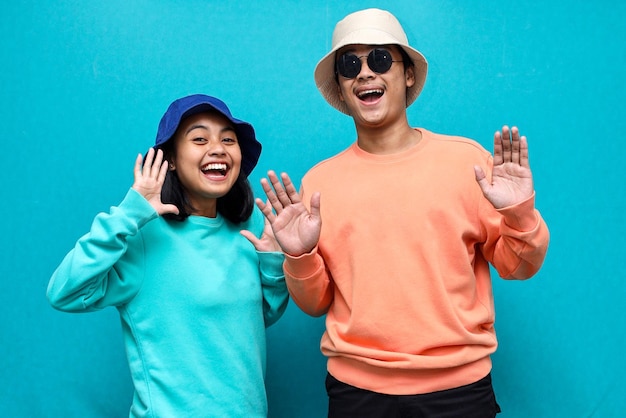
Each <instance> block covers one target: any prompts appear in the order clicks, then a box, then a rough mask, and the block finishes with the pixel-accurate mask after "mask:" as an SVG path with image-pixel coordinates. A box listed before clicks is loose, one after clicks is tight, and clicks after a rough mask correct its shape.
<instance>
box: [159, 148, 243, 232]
mask: <svg viewBox="0 0 626 418" xmlns="http://www.w3.org/2000/svg"><path fill="white" fill-rule="evenodd" d="M159 148H161V149H162V150H163V156H164V158H165V159H166V160H167V161H172V157H174V156H175V151H174V138H172V139H170V140H169V141H167V142H166V143H165V144H163V145H162V146H161V147H159ZM161 201H162V202H163V203H171V204H173V205H176V207H177V208H178V211H179V213H178V215H176V214H173V213H167V214H164V215H163V217H164V218H166V219H173V220H177V221H184V220H185V219H187V217H188V216H189V215H191V214H192V213H193V212H194V211H195V208H194V207H193V206H192V204H191V202H190V201H189V198H188V196H187V192H186V190H185V187H184V186H183V185H182V183H181V182H180V179H179V178H178V173H177V172H176V170H170V171H168V172H167V175H166V176H165V181H164V182H163V188H162V189H161ZM253 208H254V195H253V193H252V188H251V187H250V183H249V182H248V179H247V177H246V175H245V174H244V173H243V171H240V172H239V177H237V180H236V181H235V184H233V187H232V188H231V189H230V190H229V191H228V193H226V194H225V195H224V196H222V197H220V198H218V199H217V212H218V213H219V214H220V215H222V216H223V217H224V218H226V219H228V220H229V221H230V222H232V223H234V224H239V223H241V222H243V221H245V220H247V219H248V218H249V217H250V215H252V210H253Z"/></svg>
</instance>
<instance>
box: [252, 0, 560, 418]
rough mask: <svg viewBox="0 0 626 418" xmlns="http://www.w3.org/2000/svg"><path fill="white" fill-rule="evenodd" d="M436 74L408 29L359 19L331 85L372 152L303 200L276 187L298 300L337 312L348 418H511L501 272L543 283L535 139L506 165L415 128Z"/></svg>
mask: <svg viewBox="0 0 626 418" xmlns="http://www.w3.org/2000/svg"><path fill="white" fill-rule="evenodd" d="M426 68H427V64H426V60H425V59H424V57H423V56H422V54H421V53H419V52H418V51H417V50H415V49H413V48H412V47H410V46H409V45H408V41H407V38H406V35H405V33H404V31H403V29H402V27H401V26H400V24H399V22H398V21H397V20H396V18H395V17H394V16H393V15H391V14H390V13H388V12H385V11H382V10H378V9H368V10H363V11H359V12H356V13H353V14H351V15H348V16H347V17H346V18H344V19H343V20H342V21H340V22H339V23H338V24H337V26H336V27H335V31H334V34H333V46H332V50H331V51H330V52H329V53H328V54H327V55H326V56H325V57H324V58H323V59H322V60H321V61H320V62H319V63H318V65H317V68H316V70H315V80H316V83H317V86H318V88H319V90H320V91H321V93H322V95H323V96H324V98H325V99H326V100H327V101H328V102H329V103H330V104H331V105H332V106H334V107H335V108H337V109H338V110H340V111H341V112H343V113H346V114H348V115H350V116H351V117H352V118H353V119H354V124H355V127H356V132H357V141H356V143H354V144H352V145H351V146H350V147H349V148H347V149H346V150H345V151H343V152H341V153H339V154H338V155H336V156H334V157H332V158H330V159H328V160H326V161H322V162H321V163H319V164H317V165H316V166H315V167H313V169H311V170H310V171H309V172H308V173H307V174H306V175H305V177H304V178H303V180H302V188H301V191H300V194H299V193H298V192H297V191H296V189H295V187H294V185H293V183H292V182H291V181H290V179H289V177H288V176H287V175H286V174H282V176H281V178H280V179H279V178H278V176H277V175H276V174H275V173H274V172H269V173H268V177H269V182H268V180H267V179H264V180H262V184H263V188H264V190H265V192H266V194H267V196H268V202H267V203H263V202H261V201H260V200H257V204H258V205H259V207H260V208H261V209H262V210H263V213H264V214H265V216H266V217H267V218H268V220H269V221H270V223H271V224H272V226H273V229H274V233H275V235H276V238H277V240H278V242H279V244H280V245H281V247H282V249H283V251H284V252H285V254H286V259H285V265H284V268H285V274H286V279H287V284H288V287H289V290H290V293H291V295H292V296H293V299H294V301H295V302H296V303H297V304H298V306H299V307H300V308H301V309H302V310H303V311H304V312H306V313H308V314H310V315H314V316H319V315H324V314H326V332H325V333H324V335H323V337H322V342H321V349H322V352H323V353H324V354H325V355H326V356H327V357H328V373H329V374H328V377H327V381H326V387H327V391H328V395H329V413H328V416H329V417H332V418H334V417H341V418H346V417H360V418H362V417H405V416H406V417H415V416H419V417H463V418H467V417H477V418H478V417H493V416H495V415H496V413H497V412H499V410H500V409H499V406H498V404H497V403H496V400H495V395H494V393H493V388H492V384H491V378H490V371H491V360H490V355H491V354H492V353H493V352H494V351H495V350H496V346H497V340H496V335H495V331H494V317H495V313H494V301H493V294H492V288H491V279H490V274H489V263H491V264H492V265H493V266H494V267H495V268H496V269H497V271H498V273H499V275H500V276H501V277H503V278H506V279H527V278H529V277H531V276H532V275H534V274H535V273H536V272H537V271H538V269H539V267H540V266H541V264H542V262H543V259H544V256H545V254H546V250H547V246H548V240H549V232H548V229H547V226H546V224H545V222H544V221H543V219H542V218H541V216H540V215H539V213H538V212H537V210H536V209H535V207H534V189H533V180H532V175H531V171H530V167H529V163H528V146H527V142H526V138H525V137H523V136H520V134H519V132H518V130H517V128H515V127H514V128H512V129H509V128H508V127H506V126H505V127H503V128H502V131H501V132H496V134H495V136H494V155H493V156H492V155H491V154H490V153H489V152H487V151H485V150H484V149H483V148H482V147H481V146H480V145H479V144H478V143H476V142H474V141H472V140H469V139H466V138H461V137H452V136H444V135H440V134H435V133H433V132H429V131H428V130H426V129H422V128H412V127H410V125H409V124H408V121H407V115H406V107H407V106H409V105H410V104H411V103H412V102H413V101H414V100H415V99H416V98H417V96H418V95H419V92H420V91H421V89H422V86H423V84H424V80H425V78H426ZM281 181H282V182H281ZM270 182H271V185H270ZM305 205H306V206H305Z"/></svg>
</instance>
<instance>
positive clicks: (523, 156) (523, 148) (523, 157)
mask: <svg viewBox="0 0 626 418" xmlns="http://www.w3.org/2000/svg"><path fill="white" fill-rule="evenodd" d="M519 142H520V144H519V148H520V150H519V164H520V165H521V166H522V167H526V168H530V160H529V159H528V140H527V139H526V137H525V136H522V137H521V138H520V141H519Z"/></svg>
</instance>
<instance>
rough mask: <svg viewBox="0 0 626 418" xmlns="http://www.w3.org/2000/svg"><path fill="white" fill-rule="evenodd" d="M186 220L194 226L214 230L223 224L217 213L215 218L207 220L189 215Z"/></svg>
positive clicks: (203, 217)
mask: <svg viewBox="0 0 626 418" xmlns="http://www.w3.org/2000/svg"><path fill="white" fill-rule="evenodd" d="M187 220H188V221H189V222H191V223H193V224H196V225H203V226H209V227H213V228H216V227H218V226H221V225H222V224H223V223H224V218H223V217H222V215H220V214H219V213H218V214H217V216H216V217H215V218H207V217H206V216H198V215H189V216H188V217H187Z"/></svg>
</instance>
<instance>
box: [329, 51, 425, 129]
mask: <svg viewBox="0 0 626 418" xmlns="http://www.w3.org/2000/svg"><path fill="white" fill-rule="evenodd" d="M375 48H385V49H387V50H388V51H389V52H390V53H391V55H392V59H393V61H394V62H393V64H392V65H391V67H390V68H389V70H388V71H387V72H385V73H383V74H378V73H376V72H374V71H373V70H372V69H371V68H370V67H369V65H368V64H367V59H365V57H367V55H368V54H369V53H370V52H371V51H372V50H373V49H375ZM346 52H349V53H351V54H354V55H356V56H358V57H362V58H361V71H360V72H359V73H358V74H357V75H356V76H355V77H354V78H346V77H343V76H341V75H339V76H338V83H339V97H340V99H341V100H342V101H343V102H345V103H346V105H347V106H348V109H349V110H350V114H351V115H352V117H353V118H354V121H355V123H356V125H357V128H359V127H360V126H369V127H375V126H385V124H388V123H394V122H396V121H398V120H401V119H404V118H405V112H406V91H407V88H408V87H411V86H412V85H413V84H414V83H415V77H414V72H413V67H408V68H406V69H405V68H404V65H403V64H402V54H401V53H400V51H398V49H397V47H396V46H385V47H381V46H376V45H348V46H345V47H343V48H341V49H340V50H339V51H337V57H341V56H342V55H343V54H345V53H346Z"/></svg>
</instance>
